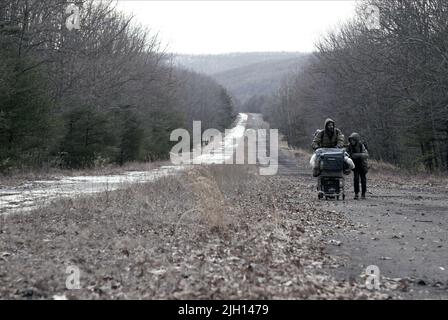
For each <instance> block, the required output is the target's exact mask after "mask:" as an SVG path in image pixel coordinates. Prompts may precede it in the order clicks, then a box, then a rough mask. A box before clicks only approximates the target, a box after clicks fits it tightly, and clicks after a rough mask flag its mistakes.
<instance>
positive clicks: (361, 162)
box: [347, 132, 369, 173]
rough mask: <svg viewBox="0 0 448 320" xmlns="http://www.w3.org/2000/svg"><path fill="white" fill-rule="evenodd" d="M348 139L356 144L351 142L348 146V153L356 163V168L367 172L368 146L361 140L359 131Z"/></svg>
mask: <svg viewBox="0 0 448 320" xmlns="http://www.w3.org/2000/svg"><path fill="white" fill-rule="evenodd" d="M348 141H349V142H351V141H354V142H355V144H354V145H352V144H351V143H350V144H349V146H348V147H347V153H348V154H349V155H350V158H352V160H353V162H354V163H355V170H362V171H363V172H365V173H367V171H368V170H369V163H368V159H369V152H368V151H367V148H366V146H365V145H364V144H363V143H362V142H361V136H360V135H359V134H358V133H356V132H354V133H352V134H351V135H350V137H349V138H348Z"/></svg>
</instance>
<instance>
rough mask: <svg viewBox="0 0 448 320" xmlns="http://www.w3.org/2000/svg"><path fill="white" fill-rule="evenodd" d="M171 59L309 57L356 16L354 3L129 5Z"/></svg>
mask: <svg viewBox="0 0 448 320" xmlns="http://www.w3.org/2000/svg"><path fill="white" fill-rule="evenodd" d="M118 7H119V8H120V9H121V10H123V11H125V12H128V13H134V15H135V18H136V20H137V21H138V22H140V23H141V24H143V25H145V26H147V27H150V28H151V29H153V30H154V31H156V32H158V33H159V35H160V40H162V43H163V44H164V45H167V46H168V51H170V52H174V53H194V54H202V53H210V54H216V53H228V52H259V51H306V52H309V51H312V50H313V49H314V43H315V41H316V40H317V39H319V37H320V36H321V35H323V34H325V32H326V31H327V30H329V29H330V28H332V27H334V26H336V25H337V24H338V23H341V22H343V21H345V20H347V19H348V18H350V17H351V16H352V15H353V14H354V7H355V1H334V0H333V1H311V0H309V1H255V0H252V1H229V0H228V1H216V0H215V1H205V0H203V1H188V0H183V1H166V0H165V1H153V0H147V1H143V0H141V1H129V0H120V1H119V4H118Z"/></svg>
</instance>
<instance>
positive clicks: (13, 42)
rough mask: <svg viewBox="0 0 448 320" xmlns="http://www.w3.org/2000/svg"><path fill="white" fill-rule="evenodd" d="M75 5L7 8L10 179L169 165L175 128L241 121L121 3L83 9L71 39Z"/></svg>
mask: <svg viewBox="0 0 448 320" xmlns="http://www.w3.org/2000/svg"><path fill="white" fill-rule="evenodd" d="M68 4H69V2H67V1H61V0H49V1H39V0H16V1H10V0H6V1H1V2H0V171H7V170H8V169H10V168H18V167H25V166H26V167H28V166H29V167H48V166H60V167H67V168H83V167H92V166H95V165H99V164H103V163H118V164H123V163H125V162H128V161H154V160H159V159H166V158H167V157H168V156H169V150H170V149H171V146H172V142H170V141H169V134H170V132H171V131H172V130H173V129H175V128H190V127H191V123H190V122H192V120H201V121H202V122H203V123H202V127H203V128H204V130H205V129H207V128H217V129H224V128H225V127H228V126H229V125H230V124H231V123H232V121H233V119H234V117H235V114H234V109H233V101H232V99H231V98H230V96H229V95H228V93H227V92H226V90H225V89H224V88H223V87H222V86H220V85H219V84H217V83H216V82H215V81H213V80H212V79H211V78H208V77H206V76H203V75H199V74H197V73H194V72H188V71H185V70H181V69H179V68H175V67H173V64H172V57H171V56H170V55H168V54H166V52H165V50H164V49H163V47H162V45H161V42H160V41H159V39H158V37H157V35H155V34H153V33H152V32H151V31H150V30H147V29H145V28H143V27H141V26H139V25H137V24H136V23H134V22H133V18H132V17H131V16H126V15H124V14H122V13H120V12H119V11H117V10H116V8H115V2H114V1H94V0H88V1H78V2H76V3H75V4H76V5H78V6H82V10H81V12H80V13H81V16H80V25H81V28H80V29H79V30H75V29H74V30H71V31H70V30H68V29H67V28H66V26H65V23H66V19H67V18H68V16H69V15H68V14H66V13H65V9H66V7H67V5H68Z"/></svg>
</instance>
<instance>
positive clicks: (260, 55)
mask: <svg viewBox="0 0 448 320" xmlns="http://www.w3.org/2000/svg"><path fill="white" fill-rule="evenodd" d="M302 56H303V54H302V53H299V52H255V53H229V54H217V55H186V54H180V55H175V56H174V63H175V64H176V65H179V66H182V67H184V68H186V69H190V70H193V71H196V72H200V73H205V74H208V75H212V74H215V73H221V72H224V71H227V70H231V69H236V68H241V67H245V66H248V65H251V64H254V63H260V62H265V61H277V60H285V59H291V58H299V57H302Z"/></svg>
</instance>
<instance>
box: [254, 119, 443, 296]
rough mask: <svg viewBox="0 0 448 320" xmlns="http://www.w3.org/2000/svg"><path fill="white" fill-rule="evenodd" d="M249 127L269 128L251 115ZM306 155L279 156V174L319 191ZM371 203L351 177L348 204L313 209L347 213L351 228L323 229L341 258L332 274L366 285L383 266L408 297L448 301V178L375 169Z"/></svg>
mask: <svg viewBox="0 0 448 320" xmlns="http://www.w3.org/2000/svg"><path fill="white" fill-rule="evenodd" d="M248 127H249V128H258V127H262V128H264V127H266V124H265V123H263V122H262V119H261V118H260V117H258V116H257V115H251V117H250V118H249V122H248ZM308 161H309V159H308V158H307V156H306V155H304V154H301V153H297V152H294V151H292V150H288V149H287V147H286V146H283V148H281V149H280V152H279V173H278V174H279V175H282V176H286V177H290V178H291V179H295V180H297V182H298V183H299V182H300V184H303V185H306V186H308V191H309V192H315V191H314V190H315V189H314V188H315V179H314V178H313V177H312V176H311V173H310V169H309V167H308ZM368 178H369V181H368V188H369V191H368V195H367V200H359V201H355V200H353V196H354V194H353V191H352V190H353V183H352V179H353V176H352V175H350V176H348V177H347V179H346V183H347V186H346V191H347V199H346V201H319V200H318V199H317V192H316V200H315V202H314V205H315V207H316V208H318V209H322V210H326V211H327V212H328V214H329V215H335V214H336V215H343V216H344V217H345V218H346V219H348V220H349V221H350V225H352V227H351V228H343V227H340V226H338V225H334V226H329V227H324V226H323V227H322V228H323V229H324V237H325V239H326V241H327V242H328V246H327V248H326V253H327V254H330V255H332V256H335V257H336V258H337V259H338V260H339V262H340V263H339V266H338V267H337V268H328V271H329V272H330V273H331V274H333V275H334V276H336V277H337V278H338V279H345V280H349V281H358V282H359V281H363V280H362V279H361V278H360V275H361V274H362V273H364V272H365V269H366V268H367V267H368V266H371V265H375V266H378V268H379V270H380V274H381V275H382V276H385V277H387V278H392V279H396V280H398V279H402V280H401V281H400V283H401V284H402V285H403V287H404V290H403V292H402V295H403V297H405V298H416V299H420V298H422V299H425V298H435V299H439V298H441V299H448V184H447V179H446V178H445V179H436V178H430V177H416V176H409V175H406V174H404V173H403V174H399V173H397V172H392V171H389V172H379V171H378V170H372V171H371V172H370V174H369V176H368Z"/></svg>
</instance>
